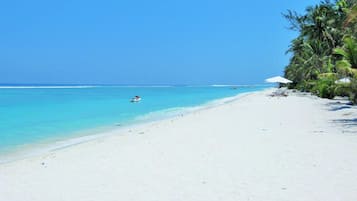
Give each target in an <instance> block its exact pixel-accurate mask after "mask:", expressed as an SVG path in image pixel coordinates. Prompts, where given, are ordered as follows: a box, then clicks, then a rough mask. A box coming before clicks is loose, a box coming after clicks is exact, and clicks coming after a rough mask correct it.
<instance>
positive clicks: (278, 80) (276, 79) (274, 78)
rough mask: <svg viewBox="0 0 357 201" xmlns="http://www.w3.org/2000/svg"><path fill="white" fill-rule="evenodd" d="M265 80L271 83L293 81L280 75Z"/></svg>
mask: <svg viewBox="0 0 357 201" xmlns="http://www.w3.org/2000/svg"><path fill="white" fill-rule="evenodd" d="M265 81H266V82H269V83H282V84H288V83H292V82H293V81H291V80H288V79H286V78H283V77H280V76H275V77H271V78H268V79H266V80H265Z"/></svg>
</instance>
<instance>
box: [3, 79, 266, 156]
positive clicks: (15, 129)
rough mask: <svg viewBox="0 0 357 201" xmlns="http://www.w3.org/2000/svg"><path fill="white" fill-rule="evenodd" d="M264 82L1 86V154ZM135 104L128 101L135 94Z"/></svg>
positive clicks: (145, 118) (174, 110) (146, 118)
mask: <svg viewBox="0 0 357 201" xmlns="http://www.w3.org/2000/svg"><path fill="white" fill-rule="evenodd" d="M265 88H267V86H238V87H237V88H233V87H232V86H224V85H215V86H78V85H77V86H68V85H62V86H38V85H37V86H31V85H25V86H6V85H2V86H0V155H1V153H8V152H11V151H13V150H19V149H22V148H24V147H28V146H31V145H34V144H46V143H51V142H56V141H64V140H68V139H72V138H76V137H79V136H85V135H91V134H94V133H98V132H100V131H104V130H110V129H115V128H118V127H125V126H130V125H135V124H139V123H144V122H150V121H154V120H158V119H162V118H167V117H170V116H175V115H177V114H181V113H185V112H189V111H192V110H195V109H197V108H200V107H205V106H207V105H212V104H218V103H220V101H219V100H222V99H223V98H227V97H232V96H236V95H238V94H241V93H244V92H252V91H258V90H262V89H265ZM136 95H138V96H141V97H142V100H141V101H140V102H138V103H131V102H130V99H131V98H132V97H134V96H136Z"/></svg>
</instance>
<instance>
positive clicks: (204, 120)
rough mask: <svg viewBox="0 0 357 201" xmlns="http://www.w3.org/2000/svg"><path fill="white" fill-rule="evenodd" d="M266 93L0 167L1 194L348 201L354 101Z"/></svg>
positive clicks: (355, 135)
mask: <svg viewBox="0 0 357 201" xmlns="http://www.w3.org/2000/svg"><path fill="white" fill-rule="evenodd" d="M270 93H271V90H263V91H260V92H252V93H249V94H248V95H246V96H244V97H242V98H238V99H236V100H235V101H232V102H228V103H226V104H222V105H220V106H217V107H211V108H208V109H204V110H199V111H195V112H192V113H189V114H187V115H184V116H176V117H174V118H171V119H166V120H162V121H158V122H155V123H151V124H148V125H145V126H143V127H140V128H139V127H137V128H135V129H133V130H131V132H129V131H126V132H124V133H122V134H120V135H113V136H108V137H103V138H98V139H96V140H92V141H89V142H86V143H82V144H78V145H76V146H72V147H68V148H65V149H60V150H56V151H53V152H50V153H46V154H43V155H41V156H36V157H32V158H27V159H23V160H18V161H14V162H11V163H6V164H0V199H1V200H9V201H20V200H24V199H30V200H33V201H45V200H53V201H57V200H58V201H59V200H103V201H115V200H118V199H119V200H145V201H148V200H195V201H201V200H202V201H207V200H212V201H213V200H215V201H216V200H251V201H260V200H268V201H270V200H271V201H273V200H274V201H285V200H289V201H301V200H304V201H314V200H329V201H340V200H353V199H354V198H356V196H357V187H356V186H357V182H356V181H357V170H356V168H355V167H356V166H357V161H356V160H355V156H356V155H357V124H356V122H355V121H354V119H355V117H356V116H357V110H356V109H357V107H356V106H348V105H346V104H345V103H344V101H341V100H327V99H320V98H317V97H314V96H310V95H304V94H301V93H292V92H290V94H289V96H288V97H270V96H268V95H269V94H270ZM54 184H55V185H54ZM58 189H60V190H58Z"/></svg>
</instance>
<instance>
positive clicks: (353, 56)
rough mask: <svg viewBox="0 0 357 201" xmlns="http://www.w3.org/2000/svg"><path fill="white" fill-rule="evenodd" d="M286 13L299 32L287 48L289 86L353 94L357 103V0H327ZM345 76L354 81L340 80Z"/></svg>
mask: <svg viewBox="0 0 357 201" xmlns="http://www.w3.org/2000/svg"><path fill="white" fill-rule="evenodd" d="M284 17H285V18H286V19H287V20H288V21H289V22H290V27H289V28H290V29H291V30H294V31H297V32H298V33H299V35H298V37H297V38H295V39H294V40H293V41H292V42H291V45H290V48H289V49H288V51H287V53H290V54H292V57H291V59H290V63H289V65H288V66H287V67H286V68H285V77H286V78H288V79H290V80H292V81H293V83H292V84H289V86H288V87H289V88H294V89H299V90H301V91H308V92H312V93H314V94H316V95H318V96H320V97H323V98H333V97H335V96H349V97H350V99H351V101H352V102H353V103H355V104H357V30H356V28H357V0H337V1H335V2H331V1H328V0H325V1H322V2H320V4H318V5H315V6H310V7H307V8H306V12H305V13H304V14H303V15H300V14H298V13H296V12H294V11H291V10H288V12H287V13H285V14H284ZM342 78H349V79H350V80H351V82H350V83H338V82H336V81H337V80H339V79H342Z"/></svg>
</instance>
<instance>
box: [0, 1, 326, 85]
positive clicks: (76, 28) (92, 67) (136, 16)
mask: <svg viewBox="0 0 357 201" xmlns="http://www.w3.org/2000/svg"><path fill="white" fill-rule="evenodd" d="M318 2H319V1H313V0H291V1H290V0H289V1H266V0H256V1H237V0H229V1H228V0H227V1H225V0H220V1H218V0H217V1H211V0H198V1H194V0H179V1H166V0H151V1H142V0H136V1H129V0H127V1H126V0H125V1H124V0H112V1H108V0H101V1H91V0H77V1H69V0H62V1H47V0H46V1H36V0H31V1H27V0H23V1H18V0H12V1H3V2H2V3H1V6H0V55H1V56H0V83H8V84H11V83H14V84H20V83H21V84H24V83H33V84H124V85H125V84H129V85H130V84H138V85H153V84H154V85H161V84H163V85H166V84H169V85H172V84H190V85H200V84H261V83H264V79H265V78H267V77H271V76H275V75H283V71H284V67H285V66H286V65H287V64H288V62H289V55H286V54H285V51H286V50H287V49H288V46H289V43H290V41H291V40H292V39H293V38H294V37H296V34H297V33H294V32H292V31H290V30H288V29H287V27H288V25H289V24H288V22H287V21H286V20H285V19H284V18H283V17H282V13H283V12H286V10H287V9H292V10H296V11H298V12H299V13H303V11H304V10H305V8H306V7H307V6H309V5H315V4H317V3H318Z"/></svg>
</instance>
